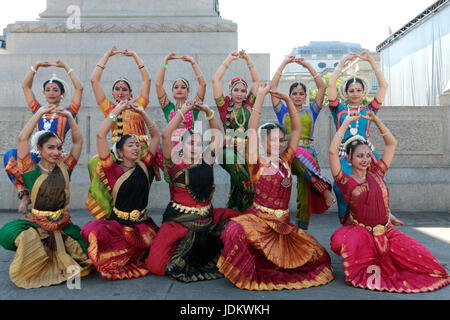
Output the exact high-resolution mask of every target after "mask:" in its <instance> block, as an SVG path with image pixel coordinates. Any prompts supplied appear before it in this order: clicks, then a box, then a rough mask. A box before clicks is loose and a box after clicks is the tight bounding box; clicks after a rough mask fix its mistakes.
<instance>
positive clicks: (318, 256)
mask: <svg viewBox="0 0 450 320" xmlns="http://www.w3.org/2000/svg"><path fill="white" fill-rule="evenodd" d="M251 209H252V207H251V208H249V210H251ZM221 238H222V241H223V243H224V249H223V251H222V254H221V256H220V259H219V261H218V263H217V267H218V268H219V271H220V272H222V273H223V274H224V275H225V277H226V278H228V279H229V280H230V281H231V282H232V283H233V284H234V285H236V286H237V287H238V288H240V289H247V290H282V289H289V290H291V289H303V288H309V287H313V286H319V285H323V284H327V283H329V282H331V281H332V280H333V279H334V274H333V270H332V267H331V259H330V256H329V254H328V253H327V252H326V250H325V248H324V247H322V246H321V245H320V244H319V243H318V242H317V240H316V239H314V238H313V237H312V236H311V235H309V234H308V233H306V232H305V231H303V230H302V229H299V228H297V227H296V226H294V225H292V224H291V223H289V216H285V217H283V218H281V219H277V218H275V216H270V215H268V214H264V213H249V214H245V215H241V216H239V217H237V218H233V219H231V221H230V222H229V223H228V225H227V227H226V229H225V231H224V232H223V233H222V236H221Z"/></svg>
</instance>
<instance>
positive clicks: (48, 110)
mask: <svg viewBox="0 0 450 320" xmlns="http://www.w3.org/2000/svg"><path fill="white" fill-rule="evenodd" d="M55 110H56V105H55V104H48V105H46V106H42V107H40V108H39V112H40V113H41V114H42V115H44V114H47V113H54V112H55Z"/></svg>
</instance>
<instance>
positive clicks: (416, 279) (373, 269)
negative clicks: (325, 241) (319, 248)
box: [331, 226, 450, 293]
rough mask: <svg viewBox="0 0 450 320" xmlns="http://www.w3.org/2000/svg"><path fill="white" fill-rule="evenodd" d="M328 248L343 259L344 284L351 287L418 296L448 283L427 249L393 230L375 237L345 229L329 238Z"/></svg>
mask: <svg viewBox="0 0 450 320" xmlns="http://www.w3.org/2000/svg"><path fill="white" fill-rule="evenodd" d="M331 249H332V250H333V251H334V252H335V253H336V254H338V255H340V256H341V257H342V263H343V264H344V273H345V281H347V282H349V283H350V284H351V285H352V286H354V287H360V288H369V289H371V290H378V291H384V290H386V291H389V292H399V293H400V292H406V293H417V292H427V291H434V290H437V289H439V288H442V287H444V286H446V285H448V284H449V282H450V278H449V275H448V274H447V272H446V271H445V269H444V268H443V267H442V266H441V265H440V264H439V262H438V261H437V260H436V258H435V257H434V256H433V255H432V254H431V252H430V251H428V249H427V248H425V247H424V246H422V245H421V244H420V243H419V242H417V241H416V240H414V239H413V238H411V237H409V236H407V235H405V234H403V233H402V232H400V231H399V230H397V229H395V228H391V229H389V230H388V231H386V232H385V233H384V234H382V235H376V236H374V235H372V234H371V233H369V231H367V230H366V229H365V228H363V227H360V226H344V227H341V228H339V229H338V230H337V231H336V232H334V234H333V235H332V237H331Z"/></svg>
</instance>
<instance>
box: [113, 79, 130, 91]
mask: <svg viewBox="0 0 450 320" xmlns="http://www.w3.org/2000/svg"><path fill="white" fill-rule="evenodd" d="M119 82H123V83H125V84H126V85H127V87H128V90H129V91H130V92H131V86H130V84H129V83H128V80H127V79H125V78H120V79H117V80H116V81H114V84H113V87H112V91H114V88H115V87H116V84H118V83H119Z"/></svg>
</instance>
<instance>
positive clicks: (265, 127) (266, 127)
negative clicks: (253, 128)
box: [260, 122, 287, 136]
mask: <svg viewBox="0 0 450 320" xmlns="http://www.w3.org/2000/svg"><path fill="white" fill-rule="evenodd" d="M260 129H261V131H262V130H266V131H267V135H269V134H270V132H271V131H272V130H276V129H278V130H280V131H281V132H283V134H284V135H285V136H286V135H287V132H286V129H285V128H284V127H283V126H281V125H280V124H278V123H273V122H269V123H266V124H264V125H263V126H262V127H261V128H260Z"/></svg>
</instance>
